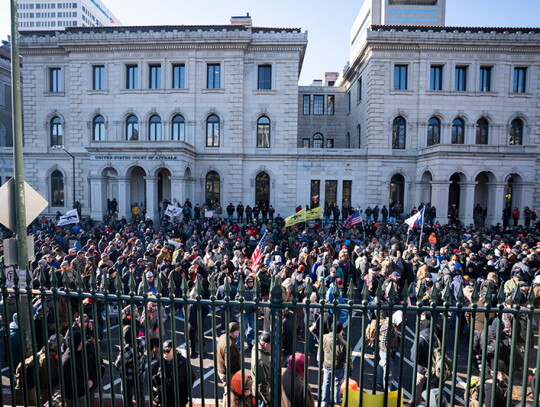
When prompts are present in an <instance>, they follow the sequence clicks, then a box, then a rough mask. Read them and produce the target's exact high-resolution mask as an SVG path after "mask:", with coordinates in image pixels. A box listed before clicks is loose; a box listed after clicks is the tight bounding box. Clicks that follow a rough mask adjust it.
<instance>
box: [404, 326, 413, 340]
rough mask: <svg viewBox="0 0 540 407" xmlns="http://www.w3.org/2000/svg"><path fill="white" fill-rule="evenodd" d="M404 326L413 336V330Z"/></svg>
mask: <svg viewBox="0 0 540 407" xmlns="http://www.w3.org/2000/svg"><path fill="white" fill-rule="evenodd" d="M405 328H406V329H407V331H409V333H410V334H411V335H412V336H413V338H414V332H413V330H412V329H411V328H409V327H408V326H405Z"/></svg>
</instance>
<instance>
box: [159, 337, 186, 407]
mask: <svg viewBox="0 0 540 407" xmlns="http://www.w3.org/2000/svg"><path fill="white" fill-rule="evenodd" d="M173 352H176V367H175V366H174V353H173ZM162 354H163V359H164V361H163V367H164V369H163V370H162V369H161V363H156V364H154V366H153V368H152V390H153V405H154V406H155V407H162V406H182V407H185V406H186V405H187V403H188V402H189V391H190V390H191V388H192V385H193V378H194V375H195V374H194V372H193V368H192V369H191V381H190V380H189V379H190V377H189V374H188V372H189V370H188V365H187V361H186V358H185V357H184V356H182V354H181V353H180V352H179V351H178V350H175V349H173V344H172V341H171V340H168V341H165V342H163V352H162ZM175 368H176V369H177V370H176V377H177V380H178V399H175V396H174V372H173V369H175ZM162 391H163V394H162ZM163 396H165V400H163Z"/></svg>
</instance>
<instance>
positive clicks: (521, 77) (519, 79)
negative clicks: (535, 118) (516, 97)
mask: <svg viewBox="0 0 540 407" xmlns="http://www.w3.org/2000/svg"><path fill="white" fill-rule="evenodd" d="M526 84H527V68H514V93H525V92H526V87H525V86H526Z"/></svg>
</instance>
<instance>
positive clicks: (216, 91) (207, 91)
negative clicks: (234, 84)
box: [201, 88, 225, 93]
mask: <svg viewBox="0 0 540 407" xmlns="http://www.w3.org/2000/svg"><path fill="white" fill-rule="evenodd" d="M201 93H225V89H223V88H219V89H207V88H204V89H201Z"/></svg>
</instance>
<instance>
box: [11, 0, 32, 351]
mask: <svg viewBox="0 0 540 407" xmlns="http://www.w3.org/2000/svg"><path fill="white" fill-rule="evenodd" d="M11 100H12V108H13V116H12V121H13V168H14V175H15V177H14V179H15V212H16V213H15V224H16V233H17V262H18V266H17V269H18V270H24V271H25V276H26V273H28V244H27V241H26V238H27V236H26V209H25V197H24V161H23V138H22V111H21V72H20V64H19V21H18V18H17V0H11ZM24 278H26V277H24ZM21 283H22V282H21V281H19V285H20V284H21ZM24 283H26V281H24ZM27 289H30V287H27ZM20 313H21V314H22V315H18V317H19V329H20V332H21V334H22V335H23V337H24V338H25V340H24V343H25V346H24V347H23V349H22V351H23V354H22V360H25V358H26V356H27V355H29V354H30V353H31V352H32V339H31V338H32V336H31V335H30V334H29V333H30V319H29V314H28V301H26V299H23V300H22V301H21V307H20Z"/></svg>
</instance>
